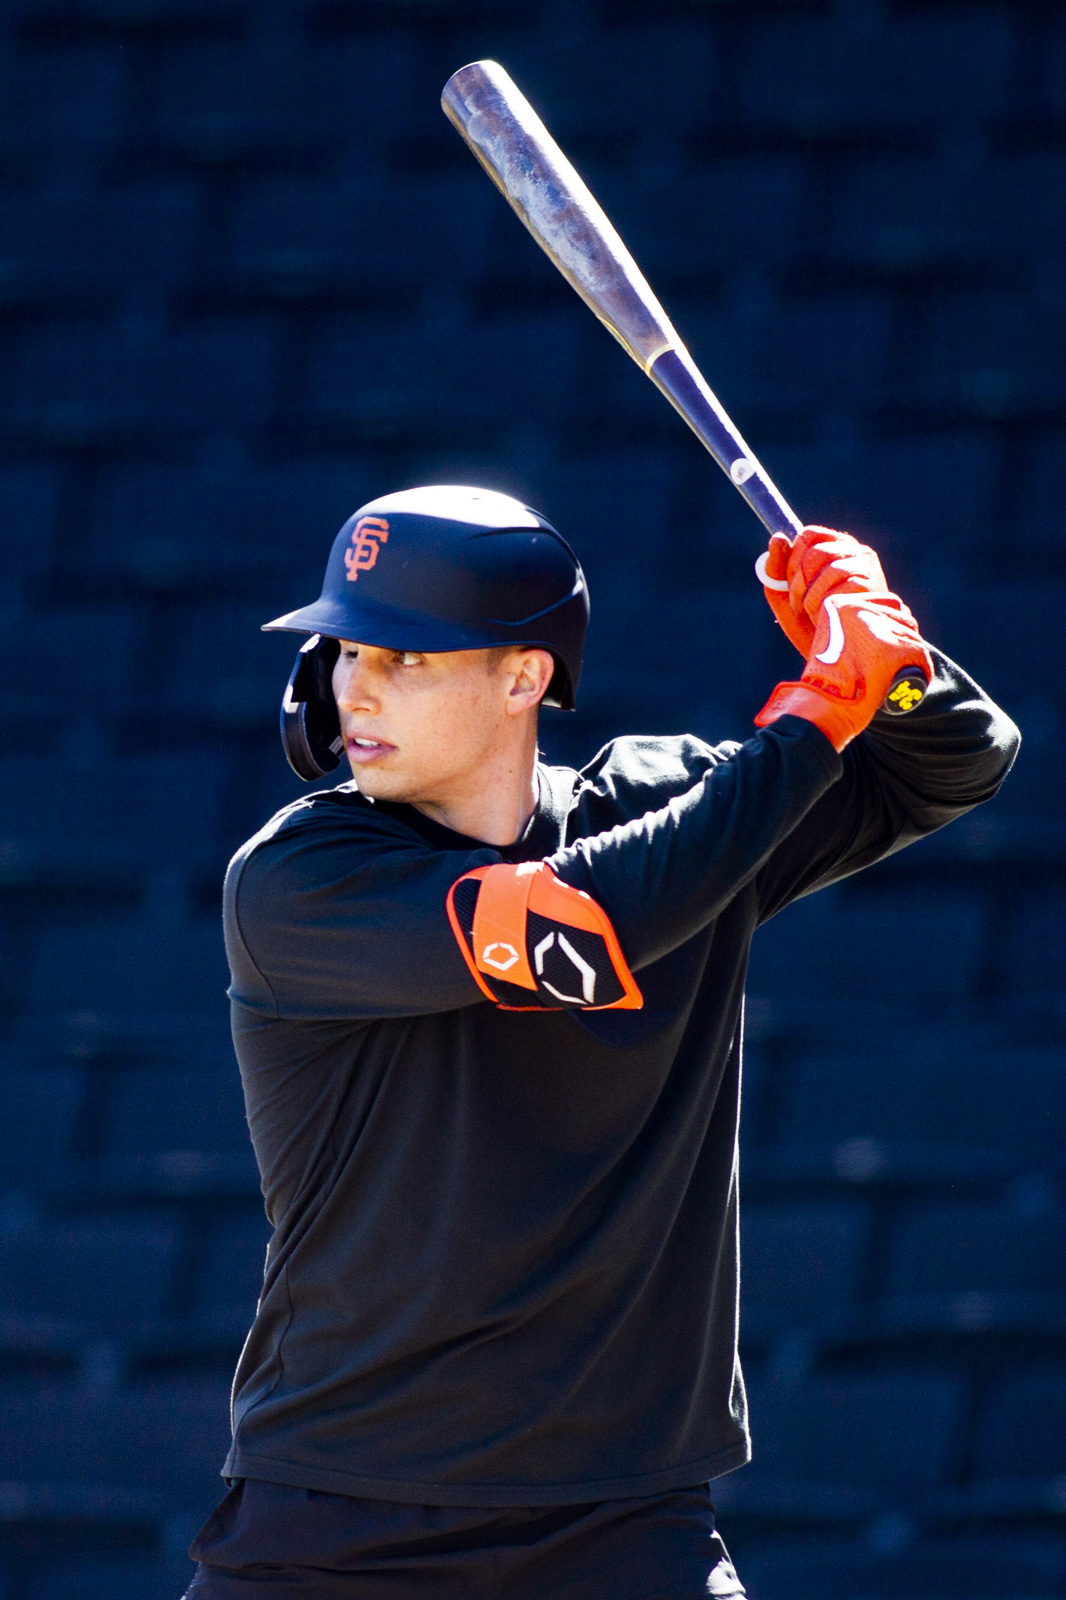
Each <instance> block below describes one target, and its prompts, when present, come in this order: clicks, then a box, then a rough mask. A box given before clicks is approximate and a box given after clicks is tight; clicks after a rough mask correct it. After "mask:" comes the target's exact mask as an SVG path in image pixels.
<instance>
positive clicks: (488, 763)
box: [412, 718, 539, 849]
mask: <svg viewBox="0 0 1066 1600" xmlns="http://www.w3.org/2000/svg"><path fill="white" fill-rule="evenodd" d="M538 798H539V787H538V782H537V727H536V719H535V718H531V719H530V725H529V728H528V729H527V730H525V732H524V736H523V738H522V739H521V740H515V741H514V742H513V743H512V744H510V745H509V746H508V747H506V748H503V749H500V750H498V751H496V752H495V753H494V754H492V755H489V756H488V757H487V758H486V759H485V760H483V761H481V762H480V763H479V765H478V770H477V771H476V772H475V773H471V774H470V776H469V779H468V780H467V781H466V782H463V783H455V784H453V785H450V786H449V788H448V790H447V791H445V792H442V793H441V794H439V795H433V796H428V795H427V796H426V797H425V798H423V799H420V800H413V801H412V804H413V805H414V807H415V809H416V810H418V811H421V812H422V813H423V815H425V816H427V817H432V819H433V821H434V822H440V823H442V824H443V826H444V827H446V828H451V829H452V831H453V832H455V833H461V834H464V835H465V836H466V837H467V838H468V839H482V840H484V842H485V843H486V844H491V845H495V846H496V847H497V848H498V849H504V848H506V846H507V845H510V844H514V843H515V841H516V840H517V839H520V838H521V837H522V834H523V833H524V832H525V829H526V825H527V823H528V822H529V819H530V817H531V816H532V815H533V812H534V811H535V810H536V807H537V800H538Z"/></svg>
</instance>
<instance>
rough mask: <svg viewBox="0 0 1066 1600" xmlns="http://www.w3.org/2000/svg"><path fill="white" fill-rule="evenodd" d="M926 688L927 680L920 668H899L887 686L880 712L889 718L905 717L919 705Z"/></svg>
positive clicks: (927, 685)
mask: <svg viewBox="0 0 1066 1600" xmlns="http://www.w3.org/2000/svg"><path fill="white" fill-rule="evenodd" d="M928 688H929V679H928V678H927V677H926V675H925V673H924V672H923V671H922V669H921V667H901V668H900V670H899V671H898V672H897V673H896V676H895V677H894V678H893V679H892V682H891V683H890V684H889V686H888V693H887V694H886V695H885V698H884V699H883V700H882V702H881V710H882V711H886V712H887V713H888V715H889V716H890V717H902V716H905V715H906V713H907V712H908V711H913V710H914V708H915V706H920V705H921V703H922V701H923V700H924V699H925V693H926V690H927V689H928Z"/></svg>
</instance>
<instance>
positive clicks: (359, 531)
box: [344, 517, 389, 583]
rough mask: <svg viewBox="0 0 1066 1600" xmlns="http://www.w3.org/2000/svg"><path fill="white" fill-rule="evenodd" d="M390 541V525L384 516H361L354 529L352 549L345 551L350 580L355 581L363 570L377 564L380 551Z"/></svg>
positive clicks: (366, 570)
mask: <svg viewBox="0 0 1066 1600" xmlns="http://www.w3.org/2000/svg"><path fill="white" fill-rule="evenodd" d="M388 542H389V525H388V523H387V522H386V520H385V518H384V517H360V518H359V521H358V522H357V523H356V525H355V527H354V528H353V529H352V544H351V549H350V550H346V551H345V552H344V565H345V566H346V567H347V568H348V582H349V583H355V582H356V581H357V580H358V577H359V574H360V573H361V572H369V571H370V569H371V567H372V566H374V565H376V563H377V559H378V551H379V550H380V549H381V546H382V545H383V544H388Z"/></svg>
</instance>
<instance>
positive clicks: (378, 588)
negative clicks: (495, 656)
mask: <svg viewBox="0 0 1066 1600" xmlns="http://www.w3.org/2000/svg"><path fill="white" fill-rule="evenodd" d="M588 617H589V601H588V589H587V587H586V585H585V575H584V573H583V572H582V570H581V566H580V563H579V562H578V559H577V557H576V556H575V554H574V552H573V551H572V550H571V548H570V546H569V545H568V544H567V542H566V540H565V539H564V538H563V537H562V535H561V534H559V533H558V532H557V531H556V530H555V529H554V528H553V527H552V525H551V523H550V522H548V521H547V520H546V519H545V518H544V517H542V516H541V515H540V513H539V512H537V511H533V510H531V509H530V507H529V506H526V505H523V504H522V502H521V501H520V500H514V499H512V498H511V496H510V495H506V494H500V493H498V492H497V491H496V490H494V489H474V488H468V487H465V486H463V485H458V484H435V485H431V486H429V487H426V488H422V489H404V490H401V491H400V492H399V493H398V494H389V495H383V496H382V497H381V498H380V499H378V500H371V501H370V502H369V504H367V505H365V506H361V507H360V509H359V510H358V511H357V512H356V513H355V514H354V516H351V517H349V518H348V521H347V522H346V523H345V524H344V526H343V528H342V529H341V531H340V532H339V533H338V535H337V537H336V539H335V540H334V542H333V549H332V550H331V551H330V555H329V561H328V563H327V565H326V576H325V580H324V582H323V584H322V593H321V594H320V595H319V597H318V599H317V600H315V601H314V602H313V603H312V604H311V605H309V606H302V607H301V608H300V609H299V610H298V611H289V612H286V614H285V615H284V616H282V617H275V618H274V620H273V622H267V623H265V624H264V627H265V628H267V629H271V628H276V629H282V630H285V631H286V632H289V633H310V634H313V635H314V637H313V638H311V639H309V640H308V642H307V643H306V644H305V645H304V646H303V648H302V649H301V651H300V654H299V656H298V657H297V661H296V665H295V667H294V668H293V671H292V676H291V677H290V679H289V683H288V687H287V688H286V691H285V699H284V701H283V702H282V710H281V738H282V744H283V745H284V747H285V754H286V756H287V757H288V761H289V765H290V766H291V767H292V768H293V770H294V771H295V772H297V773H298V774H299V776H300V777H301V778H306V779H307V780H308V781H310V780H311V779H313V778H319V777H321V776H322V775H323V774H324V773H326V772H332V770H333V769H334V767H336V766H337V764H338V762H339V761H340V756H341V750H342V748H343V746H342V743H341V738H340V725H339V722H338V720H337V708H336V705H335V703H334V700H333V690H332V686H331V677H332V671H333V665H334V663H335V661H336V659H337V653H338V645H337V640H338V639H352V640H355V641H356V643H358V644H370V645H378V646H381V647H382V648H384V649H387V650H418V651H425V652H427V653H429V652H433V651H439V650H483V649H485V648H491V647H493V646H496V645H506V644H511V645H536V646H539V647H540V648H542V649H544V650H548V651H550V652H551V655H552V658H553V660H554V662H555V671H554V673H553V674H552V679H551V683H550V684H549V686H548V690H547V693H546V694H545V696H544V704H545V705H550V706H558V707H560V708H561V709H562V710H564V711H571V710H573V707H574V696H575V692H576V690H577V683H578V678H579V677H580V674H581V655H582V651H583V648H584V643H585V629H586V627H587V626H588Z"/></svg>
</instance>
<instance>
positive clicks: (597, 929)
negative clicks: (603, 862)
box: [448, 861, 644, 1011]
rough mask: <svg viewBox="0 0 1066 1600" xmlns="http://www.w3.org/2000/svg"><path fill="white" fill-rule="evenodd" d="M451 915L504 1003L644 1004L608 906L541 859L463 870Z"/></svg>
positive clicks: (491, 991)
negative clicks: (606, 908)
mask: <svg viewBox="0 0 1066 1600" xmlns="http://www.w3.org/2000/svg"><path fill="white" fill-rule="evenodd" d="M448 918H449V920H450V922H451V925H452V932H453V933H454V934H455V937H456V939H457V940H458V942H459V948H460V950H461V951H462V952H463V957H464V959H465V961H466V964H467V966H468V967H469V968H470V971H471V973H472V974H473V977H474V981H475V982H476V984H477V986H478V988H479V989H480V990H481V992H482V994H484V995H485V996H487V998H488V999H489V1000H492V1001H493V1002H494V1003H495V1004H496V1005H498V1006H500V1007H501V1008H502V1009H503V1010H505V1011H545V1010H547V1011H564V1010H580V1011H636V1010H639V1009H640V1007H641V1006H643V1004H644V1000H643V997H642V995H641V993H640V990H639V989H638V988H637V986H636V984H635V983H634V981H633V976H632V974H631V972H630V970H629V968H628V967H627V966H626V961H625V957H624V956H623V954H622V951H621V947H620V946H619V943H618V939H617V936H616V935H615V931H614V929H613V928H612V927H611V923H610V919H609V917H608V916H607V914H606V912H605V911H603V910H602V909H601V907H600V906H598V905H597V904H596V902H595V900H593V899H592V897H591V896H590V895H587V894H585V893H584V891H583V890H581V889H572V888H571V887H570V885H569V884H567V883H563V882H562V880H561V879H559V878H557V877H556V876H555V874H554V872H552V870H551V868H550V867H549V866H547V865H546V863H545V862H543V861H523V862H520V863H518V865H516V866H510V865H508V864H507V863H505V862H500V863H498V864H497V865H496V866H494V867H476V868H475V869H474V871H473V872H467V873H465V874H464V875H463V877H461V878H459V879H458V881H457V882H455V883H453V884H452V886H451V888H450V889H449V891H448Z"/></svg>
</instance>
